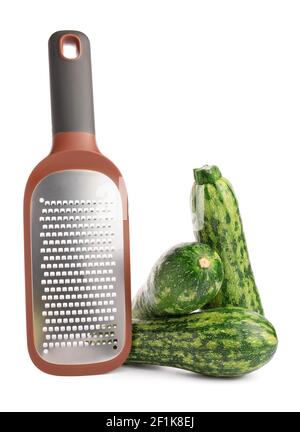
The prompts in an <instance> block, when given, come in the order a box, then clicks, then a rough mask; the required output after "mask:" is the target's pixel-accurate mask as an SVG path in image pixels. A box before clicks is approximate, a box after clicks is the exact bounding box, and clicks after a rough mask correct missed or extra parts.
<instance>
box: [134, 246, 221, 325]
mask: <svg viewBox="0 0 300 432" xmlns="http://www.w3.org/2000/svg"><path fill="white" fill-rule="evenodd" d="M222 281H223V265H222V262H221V259H220V257H219V255H218V254H217V252H215V251H214V250H213V249H211V248H210V247H209V246H207V245H204V244H200V243H185V244H181V245H178V246H175V247H173V248H172V249H170V250H169V251H167V252H166V253H165V254H164V255H162V256H161V257H160V259H159V260H158V261H157V262H156V264H155V265H154V267H153V268H152V270H151V273H150V275H149V277H148V280H147V283H146V284H145V285H144V286H143V287H142V288H141V289H140V290H139V291H138V293H137V295H136V297H135V299H134V302H133V316H134V317H135V318H148V317H153V316H164V315H182V314H187V313H190V312H193V311H195V310H197V309H200V308H202V307H203V306H204V305H205V304H207V303H208V302H210V301H212V300H213V299H214V297H215V296H216V295H217V294H218V292H219V290H220V288H221V285H222Z"/></svg>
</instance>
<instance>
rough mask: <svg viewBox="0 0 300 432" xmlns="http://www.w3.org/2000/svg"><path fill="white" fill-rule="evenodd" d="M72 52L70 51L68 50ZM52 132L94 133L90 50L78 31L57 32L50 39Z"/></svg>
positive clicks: (84, 38)
mask: <svg viewBox="0 0 300 432" xmlns="http://www.w3.org/2000/svg"><path fill="white" fill-rule="evenodd" d="M68 48H69V52H70V53H71V55H69V54H68V50H67V49H68ZM49 67H50V87H51V111H52V129H53V134H56V133H59V132H88V133H92V134H94V133H95V121H94V103H93V84H92V68H91V52H90V42H89V39H88V37H87V36H86V35H85V34H84V33H81V32H79V31H73V30H66V31H58V32H56V33H54V34H53V35H52V36H51V37H50V39H49Z"/></svg>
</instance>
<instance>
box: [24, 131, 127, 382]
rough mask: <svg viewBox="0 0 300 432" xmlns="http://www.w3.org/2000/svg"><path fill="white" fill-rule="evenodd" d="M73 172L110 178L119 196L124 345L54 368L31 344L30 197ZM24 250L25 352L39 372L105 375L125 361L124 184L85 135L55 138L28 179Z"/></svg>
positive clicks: (32, 330)
mask: <svg viewBox="0 0 300 432" xmlns="http://www.w3.org/2000/svg"><path fill="white" fill-rule="evenodd" d="M74 170H80V171H81V170H88V171H94V172H100V173H101V174H104V175H106V176H107V177H109V178H110V179H111V180H112V181H113V182H114V183H115V185H116V187H117V188H118V190H119V192H120V197H121V201H122V211H123V251H124V261H123V262H124V302H125V309H124V311H125V312H124V313H125V317H124V322H125V326H124V345H123V348H122V349H121V351H120V352H119V353H118V354H117V356H116V357H114V358H112V359H110V360H106V361H100V362H96V363H88V364H54V363H49V362H47V361H46V360H45V359H44V358H42V357H41V356H40V354H39V353H38V352H37V349H36V345H35V340H34V318H33V317H34V311H33V289H32V287H33V274H32V245H31V235H32V232H31V211H32V196H33V193H34V191H35V189H36V187H37V186H38V184H40V182H41V181H42V180H43V179H45V178H46V177H47V176H49V175H51V174H53V173H63V172H66V171H74ZM24 245H25V246H24V247H25V279H26V280H25V282H26V312H27V341H28V350H29V354H30V357H31V359H32V361H33V363H34V364H35V365H36V366H37V367H38V368H39V369H41V370H42V371H44V372H47V373H50V374H54V375H91V374H99V373H103V372H108V371H110V370H112V369H115V368H116V367H118V366H120V365H121V364H122V363H123V362H124V361H125V360H126V358H127V356H128V354H129V352H130V347H131V296H130V252H129V220H128V202H127V193H126V189H125V185H124V182H123V180H122V176H121V174H120V172H119V170H118V169H117V168H116V167H115V165H114V164H113V163H112V162H111V161H109V160H108V159H107V158H106V157H104V156H103V155H102V154H101V153H100V152H99V151H98V149H97V147H96V142H95V137H94V135H92V134H89V133H84V132H66V133H60V134H57V135H56V136H55V137H54V144H53V149H52V152H51V154H50V155H49V156H48V157H46V158H45V159H44V160H43V161H42V162H41V163H40V164H39V165H38V166H37V167H36V168H35V169H34V170H33V172H32V174H31V175H30V177H29V179H28V182H27V185H26V190H25V196H24ZM83 349H84V348H83Z"/></svg>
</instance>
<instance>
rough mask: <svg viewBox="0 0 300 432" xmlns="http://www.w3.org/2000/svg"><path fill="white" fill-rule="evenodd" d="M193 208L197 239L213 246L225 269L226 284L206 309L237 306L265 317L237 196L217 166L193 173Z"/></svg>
mask: <svg viewBox="0 0 300 432" xmlns="http://www.w3.org/2000/svg"><path fill="white" fill-rule="evenodd" d="M194 177H195V184H194V186H193V189H192V195H191V206H192V217H193V224H194V232H195V237H196V239H197V240H198V241H200V240H201V241H202V242H204V243H207V244H208V245H210V246H211V247H212V248H213V249H215V250H216V251H217V252H218V254H219V255H220V257H221V259H222V262H223V265H224V281H223V285H222V288H221V290H220V291H219V293H218V295H217V296H216V297H215V298H214V299H213V300H212V301H211V302H210V303H209V304H208V305H207V306H205V307H206V308H215V307H226V306H237V307H245V308H247V309H250V310H254V311H256V312H258V313H260V314H263V307H262V304H261V300H260V296H259V293H258V290H257V287H256V284H255V280H254V275H253V271H252V268H251V265H250V260H249V255H248V250H247V245H246V239H245V235H244V232H243V226H242V220H241V217H240V212H239V208H238V203H237V199H236V196H235V194H234V192H233V189H232V186H231V184H230V183H229V182H228V180H226V179H225V178H224V177H222V175H221V172H220V170H219V169H218V168H217V167H216V166H205V167H203V168H199V169H195V170H194Z"/></svg>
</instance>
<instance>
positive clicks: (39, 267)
mask: <svg viewBox="0 0 300 432" xmlns="http://www.w3.org/2000/svg"><path fill="white" fill-rule="evenodd" d="M31 243H32V275H33V292H32V294H33V309H34V317H33V319H34V340H35V347H36V350H37V352H38V353H39V355H40V356H41V357H42V358H44V359H45V360H46V361H47V362H49V363H55V364H88V363H96V362H100V361H105V360H109V359H112V358H114V357H115V356H116V355H118V353H119V352H120V350H121V349H122V347H123V345H124V337H125V334H124V325H125V296H124V261H123V260H124V256H123V212H122V202H121V197H120V193H119V191H118V189H117V187H116V185H115V184H114V182H113V181H112V180H111V179H110V178H108V177H107V176H105V175H104V174H101V173H98V172H94V171H81V170H72V171H63V172H58V173H55V174H52V175H49V176H48V177H46V178H45V179H43V180H42V182H40V183H39V185H38V186H37V187H36V189H35V190H34V193H33V197H32V206H31Z"/></svg>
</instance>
